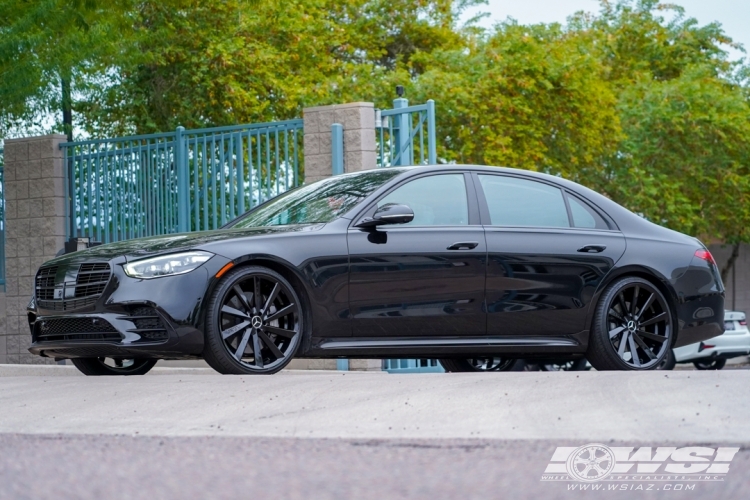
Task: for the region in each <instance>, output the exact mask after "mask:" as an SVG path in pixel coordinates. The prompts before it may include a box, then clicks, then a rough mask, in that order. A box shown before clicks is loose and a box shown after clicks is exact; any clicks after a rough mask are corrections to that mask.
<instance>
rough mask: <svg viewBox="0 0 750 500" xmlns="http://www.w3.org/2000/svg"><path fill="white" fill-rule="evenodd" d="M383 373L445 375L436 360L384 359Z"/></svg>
mask: <svg viewBox="0 0 750 500" xmlns="http://www.w3.org/2000/svg"><path fill="white" fill-rule="evenodd" d="M383 371H386V372H388V373H445V369H444V368H443V367H442V366H441V365H440V363H438V361H437V360H436V359H384V360H383Z"/></svg>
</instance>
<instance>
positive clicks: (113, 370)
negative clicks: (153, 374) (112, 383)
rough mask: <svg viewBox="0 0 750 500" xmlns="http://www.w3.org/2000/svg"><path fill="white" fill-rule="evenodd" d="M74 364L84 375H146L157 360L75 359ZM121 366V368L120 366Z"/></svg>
mask: <svg viewBox="0 0 750 500" xmlns="http://www.w3.org/2000/svg"><path fill="white" fill-rule="evenodd" d="M71 361H72V362H73V364H74V365H75V367H76V368H78V370H79V371H80V372H81V373H83V374H84V375H88V376H101V375H145V374H147V373H148V372H149V371H150V370H151V368H153V367H154V365H155V364H156V362H157V361H158V360H156V359H112V358H73V359H71ZM118 365H120V366H118Z"/></svg>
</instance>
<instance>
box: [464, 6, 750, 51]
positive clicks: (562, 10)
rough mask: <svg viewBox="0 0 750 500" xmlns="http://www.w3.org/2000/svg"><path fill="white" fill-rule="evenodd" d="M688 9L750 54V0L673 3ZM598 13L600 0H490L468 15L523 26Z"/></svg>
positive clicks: (486, 23)
mask: <svg viewBox="0 0 750 500" xmlns="http://www.w3.org/2000/svg"><path fill="white" fill-rule="evenodd" d="M665 3H674V4H677V5H680V6H682V7H684V8H685V15H686V16H688V17H694V18H696V19H697V20H698V22H699V24H700V25H705V24H708V23H711V22H714V21H718V22H719V23H721V24H722V26H723V27H724V32H725V33H726V34H727V35H729V37H731V38H732V39H733V40H734V41H735V42H739V43H741V44H743V45H744V46H745V48H746V50H748V51H750V0H669V2H665ZM579 10H583V11H589V12H598V11H599V1H598V0H488V5H483V6H481V7H479V8H476V9H472V10H471V11H469V12H467V18H468V17H471V15H474V14H475V13H478V12H488V13H489V14H490V16H489V18H487V19H483V20H482V22H481V23H480V24H481V25H482V26H486V27H491V26H492V25H493V24H494V23H496V22H498V21H502V20H504V19H506V18H508V17H512V18H514V19H515V20H517V21H518V22H519V23H521V24H535V23H553V22H559V23H564V22H565V19H566V18H567V17H568V16H569V15H571V14H573V13H575V12H577V11H579ZM729 52H730V57H731V58H732V59H738V58H741V57H744V56H745V55H744V54H743V53H742V52H739V51H735V50H730V51H729Z"/></svg>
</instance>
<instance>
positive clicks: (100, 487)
mask: <svg viewBox="0 0 750 500" xmlns="http://www.w3.org/2000/svg"><path fill="white" fill-rule="evenodd" d="M580 444H581V443H580V442H566V441H561V440H555V441H539V440H532V441H526V440H510V441H498V440H484V439H470V440H456V439H439V440H438V439H432V440H424V439H422V440H399V439H396V440H383V439H354V440H349V439H295V438H267V437H224V438H222V437H180V438H175V437H172V438H164V437H132V436H95V435H68V436H48V435H47V436H44V435H9V434H0V499H3V500H5V499H12V500H25V499H29V500H40V499H50V500H53V499H54V500H67V499H74V500H101V499H108V500H116V499H136V498H137V499H149V500H160V499H180V500H185V499H232V500H235V499H247V498H268V499H272V500H303V499H304V500H329V499H330V500H352V499H357V500H383V499H388V500H401V499H410V500H411V499H419V500H421V499H425V500H443V499H445V500H473V499H477V500H479V499H481V500H506V499H514V500H519V499H533V500H538V499H545V500H555V499H563V498H565V499H576V500H577V499H581V498H583V499H589V498H595V499H606V500H634V499H640V498H646V499H649V500H656V499H659V500H661V499H667V500H669V499H675V498H677V499H684V500H702V499H711V500H725V499H726V500H735V499H740V498H746V497H747V489H748V486H750V474H748V471H750V450H748V449H743V450H741V451H740V452H739V453H738V454H737V455H736V456H735V457H734V460H733V461H732V464H731V467H730V471H729V474H728V475H727V477H726V480H725V481H721V482H701V481H692V482H684V481H645V482H639V483H612V482H599V483H596V484H583V483H570V482H545V481H541V477H542V475H543V473H544V470H545V466H546V464H547V463H548V461H549V460H550V457H551V456H552V454H553V452H554V450H555V448H556V447H557V446H578V445H580ZM609 444H612V443H609ZM625 445H628V446H633V443H625ZM581 486H585V487H586V488H587V490H584V491H581V490H580V489H578V488H579V487H581ZM594 487H596V488H600V489H599V490H593V488H594ZM612 487H616V488H623V487H625V488H626V489H625V490H624V491H623V490H617V491H612V490H609V488H612ZM639 487H640V488H641V489H640V490H639V489H638V488H639ZM571 488H576V489H571ZM631 488H632V489H631ZM668 488H669V489H670V490H678V488H680V489H681V490H678V491H668V490H667V489H668ZM687 488H690V489H689V490H688V489H687ZM592 490H593V491H592Z"/></svg>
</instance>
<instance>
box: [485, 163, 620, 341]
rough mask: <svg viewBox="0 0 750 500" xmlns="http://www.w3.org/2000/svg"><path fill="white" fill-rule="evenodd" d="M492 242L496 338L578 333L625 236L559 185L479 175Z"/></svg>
mask: <svg viewBox="0 0 750 500" xmlns="http://www.w3.org/2000/svg"><path fill="white" fill-rule="evenodd" d="M475 179H476V182H475V185H476V187H477V195H478V199H479V207H480V213H481V218H482V223H483V224H484V225H485V234H486V238H487V251H488V263H487V292H486V297H487V331H488V334H489V335H510V336H518V335H549V336H559V335H570V334H575V333H578V332H580V331H582V330H584V329H585V327H586V315H587V313H588V309H589V305H590V304H591V299H592V297H593V294H594V291H595V290H596V288H597V286H598V285H599V283H600V282H601V280H602V278H604V276H605V275H606V274H607V273H608V272H609V271H610V269H612V267H613V266H614V264H615V262H617V261H618V260H619V259H620V257H621V256H622V254H623V253H624V252H625V238H624V237H623V236H622V234H621V233H620V232H619V231H616V230H614V228H613V227H612V226H611V225H610V224H609V223H608V222H607V220H606V218H605V217H603V216H602V214H600V213H599V212H598V211H597V210H596V209H594V208H593V207H591V206H589V204H588V203H586V202H585V201H582V200H581V199H579V198H578V197H575V196H573V195H572V194H571V193H569V192H567V191H565V190H563V189H561V188H560V186H558V185H556V184H555V183H554V182H549V181H543V180H537V179H529V178H525V177H523V176H519V175H498V174H478V175H476V177H475Z"/></svg>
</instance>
